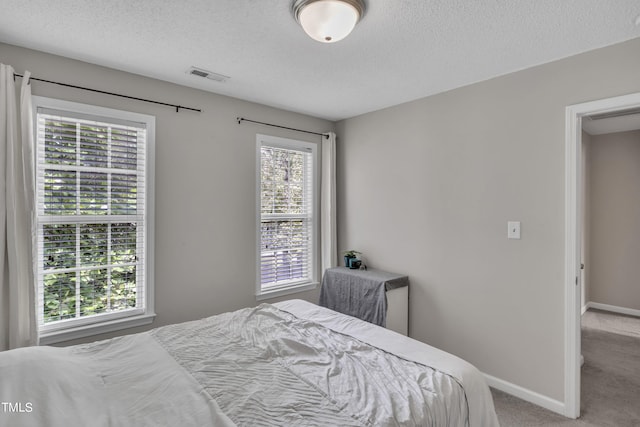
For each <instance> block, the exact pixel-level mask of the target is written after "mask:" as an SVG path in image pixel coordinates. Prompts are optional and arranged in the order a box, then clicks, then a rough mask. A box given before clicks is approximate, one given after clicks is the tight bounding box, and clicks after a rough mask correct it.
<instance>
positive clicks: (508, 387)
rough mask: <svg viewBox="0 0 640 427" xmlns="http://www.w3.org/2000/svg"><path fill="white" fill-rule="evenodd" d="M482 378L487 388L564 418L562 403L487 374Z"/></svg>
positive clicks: (563, 405)
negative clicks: (502, 392) (485, 381)
mask: <svg viewBox="0 0 640 427" xmlns="http://www.w3.org/2000/svg"><path fill="white" fill-rule="evenodd" d="M484 377H485V379H486V380H487V384H489V387H493V388H495V389H498V390H500V391H504V392H505V393H508V394H511V395H513V396H515V397H517V398H520V399H522V400H526V401H527V402H530V403H533V404H534V405H538V406H541V407H543V408H545V409H548V410H550V411H552V412H555V413H557V414H560V415H562V416H566V414H565V404H564V402H560V401H559V400H555V399H551V398H550V397H547V396H544V395H542V394H540V393H536V392H535V391H531V390H529V389H526V388H524V387H520V386H519V385H515V384H513V383H510V382H508V381H504V380H501V379H500V378H496V377H494V376H491V375H489V374H484Z"/></svg>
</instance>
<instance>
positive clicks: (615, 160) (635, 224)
mask: <svg viewBox="0 0 640 427" xmlns="http://www.w3.org/2000/svg"><path fill="white" fill-rule="evenodd" d="M589 166H590V169H589V175H590V181H591V186H590V191H589V204H588V209H589V212H590V221H589V238H590V244H589V259H590V265H591V268H590V274H589V277H590V281H589V301H591V302H597V303H601V304H609V305H614V306H618V307H623V308H631V309H635V310H640V279H639V278H638V270H636V267H637V266H638V254H640V192H639V191H638V183H640V131H638V130H636V131H631V132H619V133H612V134H607V135H594V136H592V137H591V143H590V165H589Z"/></svg>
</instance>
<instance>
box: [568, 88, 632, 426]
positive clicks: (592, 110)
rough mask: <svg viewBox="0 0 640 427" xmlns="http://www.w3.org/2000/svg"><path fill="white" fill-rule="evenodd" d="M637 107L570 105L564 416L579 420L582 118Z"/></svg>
mask: <svg viewBox="0 0 640 427" xmlns="http://www.w3.org/2000/svg"><path fill="white" fill-rule="evenodd" d="M638 107H640V93H634V94H630V95H624V96H617V97H614V98H607V99H600V100H597V101H591V102H584V103H582V104H574V105H570V106H568V107H567V108H566V133H565V353H564V354H565V356H564V363H565V370H564V390H565V396H564V404H565V415H566V416H567V417H570V418H577V417H579V416H580V353H581V342H580V316H581V314H582V313H581V309H582V307H581V305H582V304H581V301H580V282H581V278H580V264H581V262H582V260H581V259H580V248H581V245H582V208H581V199H582V195H581V188H582V182H581V181H582V178H581V177H582V117H584V116H587V115H591V114H599V113H608V112H613V111H620V110H627V109H631V108H638Z"/></svg>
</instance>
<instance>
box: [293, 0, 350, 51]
mask: <svg viewBox="0 0 640 427" xmlns="http://www.w3.org/2000/svg"><path fill="white" fill-rule="evenodd" d="M297 18H298V21H299V22H300V25H301V26H302V28H303V29H304V31H305V33H307V34H308V35H309V37H311V38H312V39H314V40H317V41H319V42H323V43H334V42H337V41H339V40H342V39H343V38H345V37H347V36H348V35H349V33H350V32H351V31H352V30H353V28H354V27H355V26H356V23H357V22H358V20H359V19H360V12H359V11H358V9H356V8H355V7H354V6H353V5H351V4H349V3H347V2H344V1H342V0H318V1H314V2H311V3H308V4H307V5H305V6H303V7H302V8H301V10H300V11H299V13H298V16H297Z"/></svg>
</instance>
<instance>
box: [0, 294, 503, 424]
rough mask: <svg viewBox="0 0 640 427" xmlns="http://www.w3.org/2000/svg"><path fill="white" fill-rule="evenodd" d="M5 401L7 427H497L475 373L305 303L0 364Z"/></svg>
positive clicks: (2, 416) (18, 355)
mask: <svg viewBox="0 0 640 427" xmlns="http://www.w3.org/2000/svg"><path fill="white" fill-rule="evenodd" d="M0 402H5V403H9V404H11V406H7V405H3V406H0V426H64V427H70V426H182V427H186V426H233V425H244V426H272V425H282V426H430V425H433V426H438V427H441V426H470V427H476V426H478V427H480V426H497V425H498V421H497V418H496V415H495V411H494V408H493V401H492V398H491V394H490V392H489V389H488V387H487V385H486V383H485V381H484V378H483V376H482V375H481V374H480V372H479V371H478V370H477V369H475V368H474V367H473V366H472V365H470V364H469V363H467V362H465V361H463V360H461V359H459V358H457V357H455V356H452V355H450V354H448V353H445V352H443V351H441V350H438V349H435V348H433V347H430V346H428V345H426V344H423V343H420V342H418V341H415V340H412V339H410V338H407V337H404V336H402V335H400V334H397V333H395V332H392V331H389V330H386V329H384V328H380V327H378V326H375V325H371V324H369V323H366V322H363V321H360V320H358V319H355V318H352V317H348V316H344V315H341V314H339V313H336V312H333V311H331V310H328V309H326V308H322V307H318V306H316V305H314V304H311V303H308V302H305V301H301V300H291V301H285V302H281V303H277V304H274V305H269V304H262V305H260V306H258V307H255V308H247V309H242V310H238V311H235V312H230V313H223V314H221V315H218V316H212V317H209V318H206V319H202V320H198V321H194V322H186V323H181V324H176V325H169V326H163V327H160V328H156V329H154V330H152V331H149V332H145V333H141V334H135V335H129V336H124V337H119V338H115V339H111V340H105V341H98V342H95V343H91V344H84V345H79V346H72V347H66V348H53V347H33V348H25V349H17V350H11V351H8V352H3V353H0ZM3 408H4V410H3ZM7 408H8V409H10V410H7Z"/></svg>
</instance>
